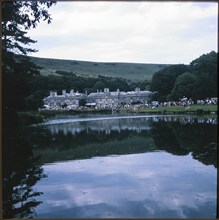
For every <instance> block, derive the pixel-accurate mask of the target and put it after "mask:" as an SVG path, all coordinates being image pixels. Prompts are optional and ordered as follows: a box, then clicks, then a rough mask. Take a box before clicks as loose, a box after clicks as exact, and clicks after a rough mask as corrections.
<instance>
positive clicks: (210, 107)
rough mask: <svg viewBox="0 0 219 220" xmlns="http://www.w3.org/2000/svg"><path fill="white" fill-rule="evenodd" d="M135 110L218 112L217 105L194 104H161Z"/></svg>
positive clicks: (174, 112) (146, 111)
mask: <svg viewBox="0 0 219 220" xmlns="http://www.w3.org/2000/svg"><path fill="white" fill-rule="evenodd" d="M135 112H139V113H170V114H171V113H173V114H176V113H183V114H184V113H195V114H206V113H211V112H215V113H216V112H217V105H192V106H190V107H184V106H161V107H156V108H151V107H148V108H144V109H138V110H136V111H135Z"/></svg>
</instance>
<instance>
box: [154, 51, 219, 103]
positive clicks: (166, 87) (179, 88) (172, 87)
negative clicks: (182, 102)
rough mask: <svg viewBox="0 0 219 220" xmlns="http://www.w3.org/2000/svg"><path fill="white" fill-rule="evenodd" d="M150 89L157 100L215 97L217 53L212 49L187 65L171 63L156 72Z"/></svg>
mask: <svg viewBox="0 0 219 220" xmlns="http://www.w3.org/2000/svg"><path fill="white" fill-rule="evenodd" d="M150 88H151V90H152V91H157V93H156V94H154V96H153V99H154V100H158V101H166V100H170V98H173V99H178V98H182V97H183V96H186V97H188V98H190V97H191V98H192V99H194V100H197V99H205V98H207V97H217V53H216V52H214V51H212V52H210V53H208V54H203V55H202V56H200V57H199V58H197V59H195V60H193V61H192V62H191V63H190V65H189V66H185V65H172V66H169V67H165V68H164V69H162V70H160V71H158V72H156V73H155V74H154V76H153V78H152V80H151V87H150Z"/></svg>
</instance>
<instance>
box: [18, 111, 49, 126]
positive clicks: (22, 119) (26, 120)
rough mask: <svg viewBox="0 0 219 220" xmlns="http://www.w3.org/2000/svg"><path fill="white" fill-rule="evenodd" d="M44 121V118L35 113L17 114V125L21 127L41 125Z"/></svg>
mask: <svg viewBox="0 0 219 220" xmlns="http://www.w3.org/2000/svg"><path fill="white" fill-rule="evenodd" d="M44 119H45V117H44V116H42V115H40V114H36V113H31V112H19V113H18V120H19V124H21V125H30V124H37V123H42V122H43V120H44Z"/></svg>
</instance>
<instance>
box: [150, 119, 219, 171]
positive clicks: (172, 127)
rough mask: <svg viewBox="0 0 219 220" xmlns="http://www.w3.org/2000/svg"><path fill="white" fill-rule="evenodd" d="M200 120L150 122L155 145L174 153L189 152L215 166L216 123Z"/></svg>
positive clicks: (206, 163) (197, 158) (184, 153)
mask: <svg viewBox="0 0 219 220" xmlns="http://www.w3.org/2000/svg"><path fill="white" fill-rule="evenodd" d="M200 121H201V119H193V120H192V121H190V122H187V123H186V121H185V120H184V121H183V122H182V121H174V122H173V121H172V122H168V121H165V120H159V123H152V124H151V134H152V137H153V139H154V143H155V145H156V147H157V148H158V149H160V150H165V151H167V152H169V153H172V154H174V155H187V154H189V153H191V154H192V156H193V158H194V159H196V160H199V161H200V162H202V163H203V164H205V165H214V167H217V125H216V123H214V122H215V121H214V120H210V119H209V120H202V122H200ZM207 122H213V123H207Z"/></svg>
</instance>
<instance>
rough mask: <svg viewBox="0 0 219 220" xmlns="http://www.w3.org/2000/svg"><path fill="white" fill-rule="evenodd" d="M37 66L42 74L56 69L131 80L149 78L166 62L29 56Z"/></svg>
mask: <svg viewBox="0 0 219 220" xmlns="http://www.w3.org/2000/svg"><path fill="white" fill-rule="evenodd" d="M31 59H32V61H33V62H34V63H35V64H37V65H38V66H41V67H43V69H42V70H41V74H42V75H44V76H48V75H58V74H57V73H56V71H57V70H58V71H67V72H73V73H74V74H76V75H78V76H84V77H87V76H89V77H97V76H98V75H101V76H107V77H121V78H124V79H128V80H131V81H142V80H145V79H151V78H152V76H153V74H154V73H155V72H157V71H158V70H160V69H161V68H163V67H165V66H168V65H167V64H140V63H115V62H113V63H110V62H108V63H107V62H87V61H77V60H62V59H49V58H37V57H31Z"/></svg>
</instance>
